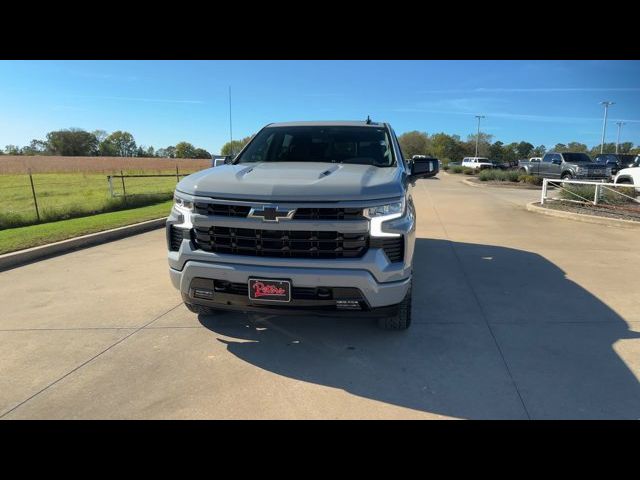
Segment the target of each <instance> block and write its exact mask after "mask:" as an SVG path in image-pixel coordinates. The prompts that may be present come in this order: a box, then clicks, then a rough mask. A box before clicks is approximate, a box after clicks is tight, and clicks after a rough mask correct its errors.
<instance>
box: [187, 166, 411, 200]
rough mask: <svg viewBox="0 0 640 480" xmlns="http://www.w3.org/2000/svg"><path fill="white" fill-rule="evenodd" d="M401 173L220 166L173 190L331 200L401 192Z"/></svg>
mask: <svg viewBox="0 0 640 480" xmlns="http://www.w3.org/2000/svg"><path fill="white" fill-rule="evenodd" d="M402 175H403V173H402V171H401V170H400V169H399V168H393V167H389V168H381V167H374V166H370V165H352V164H341V163H320V162H265V163H255V164H246V163H245V164H241V165H220V166H218V167H215V168H209V169H207V170H203V171H201V172H197V173H194V174H192V175H189V176H187V177H185V178H184V179H182V180H181V181H180V182H179V183H178V185H177V187H176V190H178V191H180V192H183V193H187V194H190V195H196V196H202V197H214V198H221V199H234V200H249V201H250V200H259V201H268V202H271V201H289V202H299V201H305V202H316V201H317V202H334V201H344V200H378V199H386V198H394V197H396V198H397V197H400V196H402V195H403V194H404V189H403V185H402Z"/></svg>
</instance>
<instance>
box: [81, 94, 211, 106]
mask: <svg viewBox="0 0 640 480" xmlns="http://www.w3.org/2000/svg"><path fill="white" fill-rule="evenodd" d="M74 96H75V97H77V98H98V99H102V100H123V101H129V102H149V103H187V104H194V105H198V104H203V103H205V102H203V101H202V100H175V99H171V98H139V97H108V96H102V95H99V96H79V95H74Z"/></svg>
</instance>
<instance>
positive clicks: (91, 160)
mask: <svg viewBox="0 0 640 480" xmlns="http://www.w3.org/2000/svg"><path fill="white" fill-rule="evenodd" d="M176 165H177V166H178V169H179V170H180V172H185V173H189V172H196V171H198V170H202V169H205V168H209V167H210V166H211V159H207V158H205V159H190V158H143V157H127V158H123V157H58V156H21V155H0V175H11V174H13V175H15V174H21V173H27V172H28V171H29V169H31V172H32V173H105V174H108V173H116V172H120V170H126V171H128V172H129V173H133V172H141V171H144V172H147V173H156V172H167V171H175V169H176Z"/></svg>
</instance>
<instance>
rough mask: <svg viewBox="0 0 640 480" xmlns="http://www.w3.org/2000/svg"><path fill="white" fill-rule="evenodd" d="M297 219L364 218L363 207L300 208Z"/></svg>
mask: <svg viewBox="0 0 640 480" xmlns="http://www.w3.org/2000/svg"><path fill="white" fill-rule="evenodd" d="M293 218H294V219H295V220H362V219H364V217H363V216H362V209H361V208H298V209H297V210H296V213H295V215H294V216H293Z"/></svg>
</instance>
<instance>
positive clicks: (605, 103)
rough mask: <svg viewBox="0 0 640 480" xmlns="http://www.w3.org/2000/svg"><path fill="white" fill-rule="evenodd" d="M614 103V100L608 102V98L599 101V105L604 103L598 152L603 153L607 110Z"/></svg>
mask: <svg viewBox="0 0 640 480" xmlns="http://www.w3.org/2000/svg"><path fill="white" fill-rule="evenodd" d="M614 103H615V102H609V101H608V100H605V101H604V102H600V105H604V122H602V142H601V143H600V153H604V134H605V133H606V131H607V112H608V111H609V106H611V105H613V104H614Z"/></svg>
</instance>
